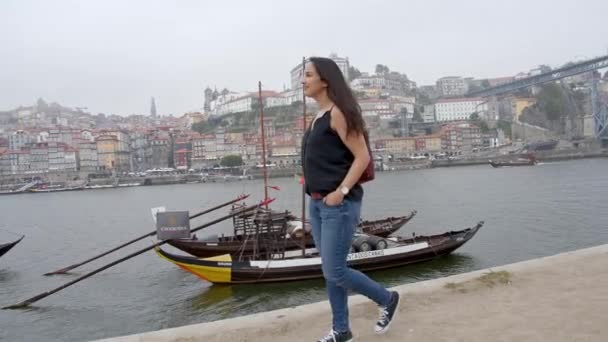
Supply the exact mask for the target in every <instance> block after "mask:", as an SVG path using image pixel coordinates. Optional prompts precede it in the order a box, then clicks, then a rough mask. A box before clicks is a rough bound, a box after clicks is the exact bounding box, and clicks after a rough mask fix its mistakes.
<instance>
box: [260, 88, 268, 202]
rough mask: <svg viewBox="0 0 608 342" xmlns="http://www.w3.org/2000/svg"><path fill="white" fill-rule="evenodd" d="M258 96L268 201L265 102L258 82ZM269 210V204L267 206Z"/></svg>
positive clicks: (265, 188) (265, 192)
mask: <svg viewBox="0 0 608 342" xmlns="http://www.w3.org/2000/svg"><path fill="white" fill-rule="evenodd" d="M258 94H259V101H260V129H261V133H262V171H263V175H264V200H267V199H268V176H267V173H266V136H265V134H264V101H262V82H261V81H258ZM266 209H268V204H266Z"/></svg>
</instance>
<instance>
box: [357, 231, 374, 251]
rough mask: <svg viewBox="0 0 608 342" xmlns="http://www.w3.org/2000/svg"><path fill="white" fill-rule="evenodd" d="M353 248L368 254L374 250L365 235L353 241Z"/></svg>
mask: <svg viewBox="0 0 608 342" xmlns="http://www.w3.org/2000/svg"><path fill="white" fill-rule="evenodd" d="M352 245H353V247H355V250H356V251H357V252H367V251H371V250H373V246H372V245H371V243H370V242H369V241H368V237H367V236H365V235H362V236H358V237H356V238H355V239H354V240H353V243H352Z"/></svg>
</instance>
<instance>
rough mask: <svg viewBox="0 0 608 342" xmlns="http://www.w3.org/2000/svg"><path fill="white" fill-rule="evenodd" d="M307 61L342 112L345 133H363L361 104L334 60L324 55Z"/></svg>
mask: <svg viewBox="0 0 608 342" xmlns="http://www.w3.org/2000/svg"><path fill="white" fill-rule="evenodd" d="M308 61H309V62H311V63H312V64H313V65H314V66H315V69H316V70H317V73H318V74H319V77H321V80H322V81H323V82H325V83H327V96H328V97H329V98H330V99H331V101H332V102H333V103H334V104H335V105H336V106H337V107H338V108H340V110H341V111H342V113H344V118H345V119H346V135H347V136H348V135H349V134H351V133H356V134H363V133H364V130H365V121H363V116H362V115H361V106H359V104H358V103H357V100H356V99H355V96H354V95H353V92H352V91H351V90H350V87H349V86H348V84H347V83H346V80H345V79H344V75H343V74H342V71H340V68H339V67H338V65H337V64H336V62H334V61H333V60H331V59H329V58H324V57H310V58H309V59H308Z"/></svg>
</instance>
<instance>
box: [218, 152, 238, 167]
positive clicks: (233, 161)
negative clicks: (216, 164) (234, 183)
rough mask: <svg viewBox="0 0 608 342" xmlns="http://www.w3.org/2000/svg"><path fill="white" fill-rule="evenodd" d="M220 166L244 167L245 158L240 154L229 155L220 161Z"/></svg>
mask: <svg viewBox="0 0 608 342" xmlns="http://www.w3.org/2000/svg"><path fill="white" fill-rule="evenodd" d="M220 165H221V166H225V167H235V166H241V165H243V157H241V156H240V155H238V154H229V155H226V156H224V157H222V159H221V160H220Z"/></svg>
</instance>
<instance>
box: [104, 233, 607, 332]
mask: <svg viewBox="0 0 608 342" xmlns="http://www.w3.org/2000/svg"><path fill="white" fill-rule="evenodd" d="M602 254H605V255H606V256H608V244H604V245H599V246H595V247H589V248H584V249H579V250H574V251H570V252H564V253H560V254H556V255H552V256H547V257H542V258H537V259H531V260H526V261H521V262H516V263H512V264H507V265H503V266H496V267H490V268H486V269H482V270H477V271H472V272H468V273H461V274H456V275H452V276H448V277H443V278H436V279H431V280H425V281H421V282H416V283H409V284H405V285H399V286H396V287H393V288H392V289H393V290H397V291H399V292H400V293H402V294H407V295H412V294H423V293H428V292H432V291H435V290H438V289H441V288H443V287H444V286H445V285H446V284H448V283H460V282H466V281H469V280H473V279H475V278H478V277H479V276H482V275H483V274H486V273H488V272H499V271H507V272H511V273H518V272H522V271H533V270H534V269H539V268H542V267H543V266H545V265H549V264H551V265H554V264H559V263H566V262H574V261H576V260H578V259H581V258H585V257H589V256H595V255H597V256H599V255H602ZM368 301H369V300H368V299H367V298H365V297H363V296H361V295H354V296H351V297H349V305H350V306H351V307H352V306H355V305H360V304H363V303H365V302H368ZM328 310H329V307H328V304H327V301H321V302H316V303H312V304H304V305H300V306H296V307H290V308H285V309H278V310H273V311H267V312H259V313H255V314H251V315H246V316H240V317H235V318H230V319H224V320H219V321H213V322H207V323H198V324H191V325H186V326H182V327H176V328H169V329H162V330H157V331H150V332H144V333H138V334H133V335H127V336H119V337H113V338H108V339H103V340H97V341H98V342H143V341H146V342H154V341H176V340H179V341H190V340H195V339H196V340H199V339H201V340H204V338H205V337H206V336H213V335H216V334H217V332H218V331H228V330H232V329H234V328H235V327H238V328H239V329H260V328H261V327H264V329H266V328H269V329H270V328H273V327H277V326H280V325H281V324H284V323H287V322H305V321H306V320H307V319H311V317H314V316H316V315H317V314H318V313H320V312H325V311H328Z"/></svg>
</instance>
